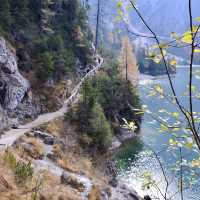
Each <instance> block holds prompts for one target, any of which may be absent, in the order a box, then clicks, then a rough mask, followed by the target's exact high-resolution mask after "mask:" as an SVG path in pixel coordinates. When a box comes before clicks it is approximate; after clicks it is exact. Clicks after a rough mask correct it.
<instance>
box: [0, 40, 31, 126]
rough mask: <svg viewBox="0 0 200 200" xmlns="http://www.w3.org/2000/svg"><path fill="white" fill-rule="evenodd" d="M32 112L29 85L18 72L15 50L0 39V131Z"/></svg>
mask: <svg viewBox="0 0 200 200" xmlns="http://www.w3.org/2000/svg"><path fill="white" fill-rule="evenodd" d="M28 102H29V104H28ZM22 110H23V112H22ZM33 110H34V106H33V105H32V101H31V97H30V84H29V81H28V80H27V79H26V78H24V77H23V76H22V74H21V73H20V72H19V70H18V66H17V57H16V55H15V50H14V48H12V47H11V46H10V45H9V44H8V43H7V42H6V40H5V39H4V38H2V37H0V124H1V125H0V129H2V128H4V127H6V126H7V125H8V124H9V123H12V121H13V120H14V121H15V122H18V121H19V120H21V119H22V118H24V117H25V115H26V116H27V115H28V113H29V114H30V115H32V114H33V112H35V111H33ZM20 113H21V114H20ZM10 118H12V120H11V119H10Z"/></svg>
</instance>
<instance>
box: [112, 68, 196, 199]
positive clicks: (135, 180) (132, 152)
mask: <svg viewBox="0 0 200 200" xmlns="http://www.w3.org/2000/svg"><path fill="white" fill-rule="evenodd" d="M199 69H200V68H195V69H194V71H195V70H199ZM188 74H189V70H188V67H179V68H178V69H177V73H176V74H175V75H173V83H174V85H175V90H176V92H177V96H179V97H180V101H181V102H182V103H183V104H184V106H185V107H187V106H188V97H185V96H184V95H183V93H184V92H185V91H187V90H188V88H187V84H188ZM155 84H160V85H161V86H162V87H163V88H164V91H165V93H166V94H167V95H170V94H171V90H170V86H169V81H168V79H167V77H166V76H160V77H157V78H154V79H151V78H149V79H148V78H147V79H145V80H142V81H141V84H140V86H139V93H140V97H141V99H142V101H143V104H145V105H147V106H148V108H149V110H151V111H153V112H155V113H158V111H159V110H160V109H163V108H164V109H166V110H169V111H172V112H176V111H177V109H176V107H175V106H174V105H173V104H172V103H169V102H168V101H167V100H166V99H165V98H164V99H159V98H157V97H148V94H149V90H150V88H151V87H152V86H153V85H155ZM194 85H196V88H197V90H200V80H198V79H194ZM194 110H195V111H200V100H195V101H194ZM159 126H160V124H159V123H158V122H157V121H155V120H153V119H152V117H151V116H150V115H148V114H145V115H144V117H143V122H142V127H141V131H140V133H139V134H138V136H137V137H136V138H134V139H133V140H131V141H128V142H127V143H126V144H124V145H123V147H122V148H121V149H120V150H119V151H118V153H117V154H116V156H115V158H116V160H117V163H118V166H119V169H118V179H119V180H120V181H122V182H125V183H126V184H128V185H130V186H133V187H134V188H135V189H136V190H137V191H138V193H139V194H141V195H145V194H149V195H151V196H152V197H159V199H163V197H162V195H161V192H159V190H161V191H162V193H164V191H165V188H166V187H165V186H166V182H165V181H164V176H163V174H162V170H161V168H160V165H159V163H158V161H157V159H155V156H152V154H151V155H149V154H148V152H149V149H153V150H154V151H155V152H157V153H158V154H159V158H160V160H161V162H162V163H163V166H164V171H165V173H166V176H167V179H168V181H169V183H170V186H169V189H168V190H169V191H168V197H169V199H172V200H179V199H181V198H180V193H179V190H180V189H179V185H180V184H179V182H180V170H179V169H178V170H176V171H175V170H174V169H173V167H174V166H175V164H176V162H179V161H180V151H179V149H176V150H175V149H174V150H170V151H169V150H168V146H169V145H168V144H169V142H168V141H169V139H170V138H171V136H170V134H167V133H158V130H157V128H158V127H159ZM166 144H167V145H166ZM182 154H183V162H185V160H188V161H191V160H192V159H194V158H196V157H197V156H198V154H197V153H195V152H192V153H191V151H190V150H187V149H182ZM147 171H148V172H150V173H151V175H152V177H153V179H154V180H155V182H156V185H157V186H155V187H150V188H149V189H145V190H144V189H143V188H142V185H143V183H144V179H143V178H142V175H144V174H147V173H146V172H147ZM194 172H195V173H196V174H195V180H194V183H193V182H192V181H191V180H193V179H191V177H192V174H193V173H194ZM198 173H199V170H196V169H195V170H194V171H192V170H188V168H187V167H184V165H183V174H184V178H185V180H184V181H185V183H186V184H185V185H184V187H185V188H184V200H192V199H195V200H200V181H199V180H198V177H199V175H198ZM196 180H197V181H196ZM195 181H196V182H195ZM189 183H193V184H191V185H190V184H189ZM156 187H159V189H158V188H156ZM186 187H187V188H186ZM155 199H156V198H155Z"/></svg>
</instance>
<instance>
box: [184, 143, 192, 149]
mask: <svg viewBox="0 0 200 200" xmlns="http://www.w3.org/2000/svg"><path fill="white" fill-rule="evenodd" d="M185 146H186V147H187V148H188V149H192V147H193V143H192V142H186V143H185Z"/></svg>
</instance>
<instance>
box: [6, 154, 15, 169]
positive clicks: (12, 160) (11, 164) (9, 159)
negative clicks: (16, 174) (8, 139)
mask: <svg viewBox="0 0 200 200" xmlns="http://www.w3.org/2000/svg"><path fill="white" fill-rule="evenodd" d="M4 162H5V163H6V164H8V165H9V167H10V168H11V169H15V167H16V165H17V160H16V158H15V156H14V154H12V153H11V152H10V151H9V150H6V152H5V155H4Z"/></svg>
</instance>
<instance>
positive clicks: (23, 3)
mask: <svg viewBox="0 0 200 200" xmlns="http://www.w3.org/2000/svg"><path fill="white" fill-rule="evenodd" d="M28 5H29V1H28V0H14V1H11V14H12V16H13V18H14V19H15V26H16V27H18V28H21V27H24V26H25V25H27V24H28V23H29V20H30V19H29V8H28Z"/></svg>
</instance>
